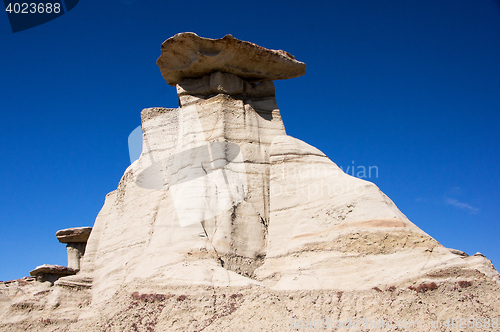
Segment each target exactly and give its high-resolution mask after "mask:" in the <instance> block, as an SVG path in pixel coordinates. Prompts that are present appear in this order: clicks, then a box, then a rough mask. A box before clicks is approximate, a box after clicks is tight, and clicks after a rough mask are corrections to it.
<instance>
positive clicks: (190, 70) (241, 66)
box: [156, 32, 306, 86]
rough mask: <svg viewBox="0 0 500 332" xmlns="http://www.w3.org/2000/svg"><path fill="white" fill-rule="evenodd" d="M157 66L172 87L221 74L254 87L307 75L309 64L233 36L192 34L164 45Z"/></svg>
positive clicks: (179, 36) (186, 34)
mask: <svg viewBox="0 0 500 332" xmlns="http://www.w3.org/2000/svg"><path fill="white" fill-rule="evenodd" d="M156 64H157V65H158V67H160V70H161V73H162V75H163V78H164V79H165V80H166V81H167V83H168V84H170V85H172V86H175V85H176V84H177V83H179V82H180V81H182V80H183V79H186V78H198V77H202V76H204V75H208V74H211V73H214V72H217V71H220V72H223V73H230V74H234V75H236V76H238V77H240V78H243V79H245V80H247V81H249V82H252V83H257V82H261V81H274V80H283V79H288V78H295V77H299V76H302V75H304V74H305V73H306V64H305V63H303V62H300V61H297V60H295V57H294V56H293V55H291V54H290V53H288V52H285V51H282V50H270V49H267V48H264V47H262V46H258V45H256V44H254V43H250V42H247V41H242V40H239V39H236V38H234V37H233V36H231V35H226V36H224V37H223V38H221V39H210V38H202V37H199V36H198V35H197V34H195V33H192V32H183V33H178V34H176V35H175V36H173V37H171V38H169V39H167V40H166V41H164V42H163V44H162V45H161V55H160V57H159V58H158V60H157V61H156Z"/></svg>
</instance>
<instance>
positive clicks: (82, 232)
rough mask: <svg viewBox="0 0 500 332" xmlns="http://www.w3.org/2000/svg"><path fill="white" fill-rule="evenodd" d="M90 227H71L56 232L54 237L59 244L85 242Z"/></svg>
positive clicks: (90, 230)
mask: <svg viewBox="0 0 500 332" xmlns="http://www.w3.org/2000/svg"><path fill="white" fill-rule="evenodd" d="M91 232H92V227H73V228H66V229H61V230H60V231H57V232H56V237H57V239H58V240H59V242H61V243H72V242H87V240H88V239H89V236H90V233H91Z"/></svg>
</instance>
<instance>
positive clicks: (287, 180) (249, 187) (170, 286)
mask: <svg viewBox="0 0 500 332" xmlns="http://www.w3.org/2000/svg"><path fill="white" fill-rule="evenodd" d="M157 64H158V66H159V67H160V70H161V73H162V75H163V77H164V78H165V80H166V81H167V83H168V84H170V85H173V86H175V87H176V89H177V94H178V97H179V107H178V108H162V107H156V108H147V109H144V110H143V111H142V113H141V118H142V130H143V148H142V154H141V156H140V158H139V159H138V160H136V161H135V162H133V163H132V164H131V165H130V166H129V167H128V169H127V170H126V171H125V174H124V175H123V177H122V179H121V181H120V183H119V185H118V188H117V189H116V190H115V191H113V192H111V193H109V194H108V195H107V196H106V201H105V204H104V206H103V208H102V210H101V212H100V213H99V215H98V216H97V219H96V220H95V224H94V226H93V228H92V229H91V232H90V229H86V228H85V229H69V230H66V231H65V232H61V233H60V234H59V233H58V234H59V235H58V239H59V240H60V241H61V242H64V243H68V260H69V265H70V266H69V268H73V269H76V270H78V269H79V271H78V272H77V273H76V274H74V275H68V276H64V277H61V278H59V279H58V280H57V281H55V282H54V285H53V286H51V285H50V283H44V282H39V281H35V280H33V279H29V280H21V279H20V280H16V281H11V282H9V283H3V284H0V328H1V329H7V330H9V329H10V330H25V329H26V328H36V329H39V330H44V329H46V330H47V331H52V330H57V329H60V330H65V331H66V330H67V331H78V330H96V331H101V330H102V331H122V330H134V329H135V330H141V331H142V330H144V331H146V330H155V329H156V330H157V331H202V330H204V331H221V330H227V331H264V330H266V331H285V330H297V329H299V330H300V328H301V327H302V328H304V327H307V323H306V322H308V321H309V322H310V323H311V321H319V320H323V319H327V321H326V322H330V321H331V324H332V325H331V326H330V330H337V329H339V330H341V329H342V328H339V326H338V325H337V326H336V327H335V326H334V325H333V324H335V322H338V321H349V320H351V321H352V320H355V321H356V322H357V324H358V325H356V326H353V325H352V324H353V323H351V325H350V329H351V330H353V331H368V330H370V328H369V326H367V325H366V326H362V325H360V324H362V322H363V321H361V320H360V319H365V322H367V321H372V322H373V321H383V322H386V323H385V324H386V325H387V324H391V325H390V326H389V325H387V326H389V327H388V328H387V329H385V330H386V331H393V330H398V331H406V330H411V329H410V328H408V326H406V327H404V326H403V327H401V326H400V327H398V325H397V324H398V321H405V322H424V323H425V324H429V322H431V321H432V322H436V321H437V320H439V321H441V322H445V321H446V319H453V318H455V319H461V318H466V319H468V320H469V319H471V318H472V319H473V320H476V321H477V320H478V319H479V320H481V321H482V322H485V319H489V322H490V323H489V324H490V325H491V326H492V329H491V330H496V329H495V328H493V325H492V324H494V320H495V319H496V322H497V326H498V319H499V318H500V308H499V306H498V302H495V301H498V300H497V298H498V296H499V295H500V276H499V274H498V272H497V271H496V270H495V268H494V267H493V265H492V264H491V262H490V261H489V260H487V259H486V258H485V257H484V256H482V255H474V256H470V257H468V256H467V255H464V254H462V253H461V252H460V251H457V250H450V249H447V248H444V247H443V246H442V245H440V244H439V243H438V242H437V241H436V240H435V239H433V238H432V237H430V236H429V235H428V234H426V233H425V232H424V231H422V230H421V229H419V228H418V227H417V226H415V225H414V224H413V223H412V222H411V221H410V220H408V218H407V217H406V216H405V215H404V214H403V213H402V212H401V211H399V210H398V208H397V207H396V205H395V204H394V203H393V202H392V201H391V200H390V199H389V198H388V197H387V196H386V195H385V194H384V193H382V192H381V191H380V190H379V189H378V187H377V186H376V185H375V184H373V183H371V182H368V181H365V180H362V179H358V178H355V177H352V176H350V175H348V174H345V173H344V172H343V171H342V170H341V169H340V168H339V167H338V166H337V165H336V164H335V163H334V162H332V161H331V160H330V159H329V158H328V157H327V156H325V155H324V154H323V153H322V152H321V151H319V150H318V149H316V148H314V147H313V146H311V145H308V144H307V143H305V142H303V141H301V140H299V139H297V138H293V137H291V136H288V135H287V134H286V132H285V128H284V125H283V121H282V119H281V114H280V110H279V109H278V105H277V103H276V99H275V91H274V84H273V82H272V81H273V80H277V79H288V78H294V77H298V76H301V75H304V74H305V68H306V65H305V64H304V63H302V62H299V61H297V60H295V58H294V57H293V56H292V55H290V54H289V53H287V52H284V51H275V50H268V49H265V48H263V47H260V46H257V45H255V44H252V43H249V42H245V41H240V40H237V39H235V38H234V37H232V36H230V35H227V36H225V37H224V38H222V39H216V40H214V39H206V38H201V37H198V36H197V35H196V34H194V33H181V34H177V35H175V36H173V37H171V38H169V39H168V40H166V41H165V42H164V43H163V44H162V47H161V56H160V57H159V59H158V61H157ZM89 234H90V236H89ZM78 236H80V237H81V238H78ZM87 237H88V240H87ZM84 242H86V245H85V244H83V245H75V244H71V243H84ZM70 244H71V245H70ZM82 248H83V249H82ZM82 255H83V257H81V259H80V256H82ZM70 257H71V258H70ZM42 281H43V280H42ZM301 324H305V325H301ZM313 324H314V323H313ZM324 324H326V323H324ZM313 326H316V325H313ZM322 326H323V325H322ZM316 327H317V326H316ZM318 330H319V329H318ZM423 330H432V328H431V327H430V326H429V325H424V326H423ZM445 330H446V329H445Z"/></svg>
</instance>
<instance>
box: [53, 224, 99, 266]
mask: <svg viewBox="0 0 500 332" xmlns="http://www.w3.org/2000/svg"><path fill="white" fill-rule="evenodd" d="M91 231H92V227H75V228H67V229H62V230H60V231H57V233H56V237H57V239H58V240H59V242H61V243H66V250H67V252H68V267H69V268H72V269H75V270H79V269H80V260H81V258H82V257H83V255H84V254H85V247H86V246H87V240H88V238H89V236H90V232H91Z"/></svg>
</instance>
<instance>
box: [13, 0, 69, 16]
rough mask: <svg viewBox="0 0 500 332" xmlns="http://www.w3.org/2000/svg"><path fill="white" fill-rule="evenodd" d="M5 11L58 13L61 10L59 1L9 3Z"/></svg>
mask: <svg viewBox="0 0 500 332" xmlns="http://www.w3.org/2000/svg"><path fill="white" fill-rule="evenodd" d="M5 11H6V12H9V14H11V13H14V14H44V13H46V14H52V13H55V14H59V13H60V12H61V4H60V3H57V2H56V3H54V4H52V3H38V4H36V3H26V2H24V3H17V2H15V3H9V4H8V5H7V8H5Z"/></svg>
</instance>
